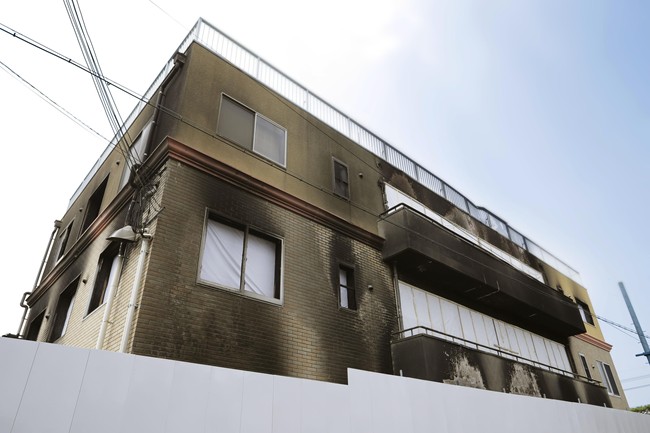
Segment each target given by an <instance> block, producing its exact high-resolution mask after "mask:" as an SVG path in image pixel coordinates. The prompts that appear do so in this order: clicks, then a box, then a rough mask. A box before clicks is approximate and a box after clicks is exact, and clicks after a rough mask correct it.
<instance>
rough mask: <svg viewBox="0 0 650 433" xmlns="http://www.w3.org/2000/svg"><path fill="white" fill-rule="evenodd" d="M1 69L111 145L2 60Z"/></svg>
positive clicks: (106, 139) (0, 62)
mask: <svg viewBox="0 0 650 433" xmlns="http://www.w3.org/2000/svg"><path fill="white" fill-rule="evenodd" d="M0 67H1V68H2V69H4V70H5V72H7V73H8V74H9V75H11V76H12V77H14V78H15V79H16V80H18V81H20V82H22V83H23V84H24V85H25V87H27V88H28V89H29V90H31V91H32V92H33V93H34V94H36V95H37V96H38V97H40V98H41V99H42V100H44V101H45V102H47V103H48V104H50V105H51V106H52V107H54V108H55V109H57V110H58V111H59V112H60V113H61V114H63V115H64V116H66V117H67V118H68V119H70V120H72V121H73V122H74V123H76V124H77V125H79V126H81V127H82V128H84V129H86V130H87V131H89V132H91V133H93V134H95V135H97V136H98V137H99V138H101V139H103V140H105V141H106V142H108V143H110V140H109V139H108V138H106V137H104V136H103V135H102V134H101V133H99V132H97V131H96V130H95V129H93V128H92V127H91V126H89V125H88V124H87V123H85V122H84V121H83V120H81V119H79V118H78V117H77V116H75V115H74V114H72V113H71V112H69V111H68V110H66V109H65V108H63V107H62V106H61V105H59V104H57V103H56V102H55V101H54V100H53V99H52V98H50V97H49V96H47V95H46V94H45V93H43V92H42V91H41V90H39V89H38V88H37V87H36V86H34V85H33V84H32V83H30V82H29V81H27V80H26V79H25V78H23V77H22V76H20V74H18V73H17V72H16V71H14V70H13V69H11V68H10V67H9V66H8V65H7V64H5V63H4V62H2V61H1V60H0Z"/></svg>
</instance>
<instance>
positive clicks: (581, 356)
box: [580, 353, 592, 380]
mask: <svg viewBox="0 0 650 433" xmlns="http://www.w3.org/2000/svg"><path fill="white" fill-rule="evenodd" d="M580 361H582V368H584V369H585V376H587V379H589V380H592V377H591V371H589V364H587V358H585V356H584V355H583V354H582V353H581V354H580Z"/></svg>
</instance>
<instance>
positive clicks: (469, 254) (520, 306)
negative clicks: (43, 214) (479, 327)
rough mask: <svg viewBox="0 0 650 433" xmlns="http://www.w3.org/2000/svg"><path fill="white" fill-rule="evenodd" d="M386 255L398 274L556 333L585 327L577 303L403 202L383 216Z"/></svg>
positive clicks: (580, 330)
mask: <svg viewBox="0 0 650 433" xmlns="http://www.w3.org/2000/svg"><path fill="white" fill-rule="evenodd" d="M379 230H380V233H381V234H382V236H383V237H384V238H385V242H384V248H383V252H382V253H383V258H384V260H385V261H387V262H391V263H393V264H394V265H395V266H396V268H397V272H398V275H399V276H400V278H407V279H411V280H418V281H435V282H438V284H441V285H444V287H445V289H446V290H448V291H449V293H448V295H450V296H451V297H453V298H454V299H456V300H459V301H461V302H463V303H472V304H474V305H479V306H480V305H483V306H484V307H486V308H489V309H491V310H493V311H499V312H501V313H503V314H504V315H507V316H511V317H513V318H516V320H517V321H518V322H519V323H522V324H523V325H525V327H526V328H528V329H531V330H535V331H538V332H542V333H551V334H553V335H555V336H557V337H567V336H571V335H576V334H581V333H583V332H585V327H584V324H583V322H582V319H581V317H580V312H579V310H578V307H577V305H576V304H574V303H573V302H572V301H571V300H570V299H569V298H567V297H566V296H564V295H563V294H562V293H560V292H558V291H556V290H555V289H552V288H551V287H549V286H547V285H546V284H544V283H543V282H541V281H538V280H537V279H535V278H532V277H531V276H529V275H527V274H525V273H523V272H521V271H520V270H518V269H516V268H515V267H513V266H512V265H511V264H509V263H506V262H505V261H503V260H501V259H500V258H497V257H496V256H494V255H492V254H490V253H489V252H487V251H485V250H483V249H481V248H479V247H477V245H475V244H473V243H471V242H469V241H468V240H466V239H464V238H463V237H461V236H460V235H458V234H456V233H454V232H452V231H451V230H449V229H447V228H445V227H443V226H442V225H440V224H439V223H438V222H436V221H434V220H432V219H430V218H428V217H427V216H425V215H423V214H421V213H420V212H418V211H416V210H414V209H412V208H410V207H408V206H406V205H399V206H396V207H395V208H392V209H391V210H389V211H388V212H387V213H386V214H384V215H383V216H382V218H381V219H380V221H379Z"/></svg>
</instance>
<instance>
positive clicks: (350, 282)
mask: <svg viewBox="0 0 650 433" xmlns="http://www.w3.org/2000/svg"><path fill="white" fill-rule="evenodd" d="M339 305H340V306H341V307H342V308H347V309H348V310H356V309H357V297H356V290H355V286H354V270H353V269H352V268H348V267H347V266H340V267H339Z"/></svg>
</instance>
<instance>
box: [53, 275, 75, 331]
mask: <svg viewBox="0 0 650 433" xmlns="http://www.w3.org/2000/svg"><path fill="white" fill-rule="evenodd" d="M78 285H79V278H77V279H76V280H74V281H73V282H72V283H70V284H69V285H68V287H66V288H65V290H64V291H63V292H61V295H60V296H59V300H58V302H57V304H56V312H55V313H54V325H52V331H51V332H50V338H49V339H48V341H49V342H50V343H52V342H54V341H56V340H58V339H59V338H61V337H62V336H63V335H65V331H66V330H67V329H68V324H69V322H70V315H71V314H72V307H73V306H74V298H75V294H76V293H77V286H78Z"/></svg>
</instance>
